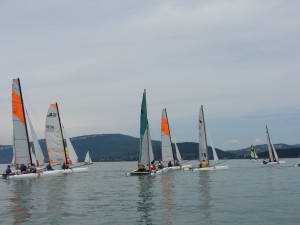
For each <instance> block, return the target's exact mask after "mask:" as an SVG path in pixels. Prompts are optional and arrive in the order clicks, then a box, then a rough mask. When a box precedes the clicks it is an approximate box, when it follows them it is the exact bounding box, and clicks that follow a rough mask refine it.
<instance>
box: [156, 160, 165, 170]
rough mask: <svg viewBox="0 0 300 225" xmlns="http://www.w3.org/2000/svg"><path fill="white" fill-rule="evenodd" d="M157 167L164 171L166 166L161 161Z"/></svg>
mask: <svg viewBox="0 0 300 225" xmlns="http://www.w3.org/2000/svg"><path fill="white" fill-rule="evenodd" d="M157 167H158V169H163V168H164V166H163V164H162V163H161V161H159V162H158V165H157Z"/></svg>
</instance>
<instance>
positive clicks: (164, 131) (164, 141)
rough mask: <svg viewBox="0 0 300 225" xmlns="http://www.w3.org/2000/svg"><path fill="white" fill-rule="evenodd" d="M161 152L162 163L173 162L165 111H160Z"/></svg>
mask: <svg viewBox="0 0 300 225" xmlns="http://www.w3.org/2000/svg"><path fill="white" fill-rule="evenodd" d="M161 152H162V161H164V162H169V161H174V156H173V149H172V141H171V133H170V127H169V121H168V116H167V110H166V109H163V110H162V117H161Z"/></svg>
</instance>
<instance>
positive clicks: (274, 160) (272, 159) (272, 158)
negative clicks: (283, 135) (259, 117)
mask: <svg viewBox="0 0 300 225" xmlns="http://www.w3.org/2000/svg"><path fill="white" fill-rule="evenodd" d="M266 134H267V142H268V151H269V161H266V160H264V161H263V162H262V164H268V165H274V164H281V163H285V161H282V160H279V158H278V155H277V152H276V150H275V147H274V145H273V143H272V142H271V139H270V134H269V130H268V126H267V125H266Z"/></svg>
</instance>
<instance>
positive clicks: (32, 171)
mask: <svg viewBox="0 0 300 225" xmlns="http://www.w3.org/2000/svg"><path fill="white" fill-rule="evenodd" d="M29 172H30V173H36V168H35V164H34V163H33V164H32V165H31V166H30V168H29Z"/></svg>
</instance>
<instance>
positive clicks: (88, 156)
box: [84, 151, 93, 164]
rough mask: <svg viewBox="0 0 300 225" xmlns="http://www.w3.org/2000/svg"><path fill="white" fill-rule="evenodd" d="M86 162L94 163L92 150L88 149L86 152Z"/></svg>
mask: <svg viewBox="0 0 300 225" xmlns="http://www.w3.org/2000/svg"><path fill="white" fill-rule="evenodd" d="M84 162H85V163H86V164H92V163H93V161H92V159H91V156H90V151H87V152H86V155H85V159H84Z"/></svg>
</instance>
